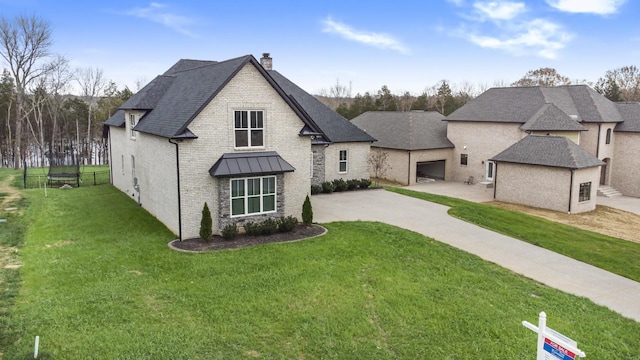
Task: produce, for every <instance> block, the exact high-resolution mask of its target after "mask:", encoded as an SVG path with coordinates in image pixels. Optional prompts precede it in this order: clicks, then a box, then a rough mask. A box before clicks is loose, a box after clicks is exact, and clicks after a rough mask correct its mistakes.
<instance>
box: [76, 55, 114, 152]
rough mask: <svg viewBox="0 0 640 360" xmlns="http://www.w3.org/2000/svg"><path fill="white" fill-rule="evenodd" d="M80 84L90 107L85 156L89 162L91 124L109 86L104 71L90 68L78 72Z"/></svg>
mask: <svg viewBox="0 0 640 360" xmlns="http://www.w3.org/2000/svg"><path fill="white" fill-rule="evenodd" d="M77 80H78V84H80V88H81V89H82V96H83V98H84V100H85V101H86V102H87V104H88V105H89V114H88V116H87V139H86V140H87V141H86V146H87V148H86V151H85V154H86V156H87V160H89V161H90V159H91V144H92V142H93V141H92V140H93V136H92V134H91V132H92V130H93V129H92V125H91V122H92V120H93V117H94V112H95V108H96V105H97V103H98V98H99V97H100V96H101V95H102V91H103V90H104V88H105V87H106V85H107V82H106V80H105V79H104V77H103V76H102V69H100V68H95V69H94V68H93V67H88V68H84V69H79V70H78V78H77Z"/></svg>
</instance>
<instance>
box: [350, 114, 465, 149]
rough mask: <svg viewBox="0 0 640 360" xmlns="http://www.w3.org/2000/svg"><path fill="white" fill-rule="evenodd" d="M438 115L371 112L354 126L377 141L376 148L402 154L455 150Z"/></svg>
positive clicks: (441, 116) (356, 121)
mask: <svg viewBox="0 0 640 360" xmlns="http://www.w3.org/2000/svg"><path fill="white" fill-rule="evenodd" d="M443 118H444V115H442V114H440V113H439V112H437V111H409V112H399V111H368V112H366V113H364V114H361V115H359V116H358V117H356V118H354V119H352V120H351V123H352V124H354V125H356V126H358V127H359V128H360V129H362V130H364V131H366V132H367V133H368V134H370V135H371V136H373V137H375V138H376V139H378V142H377V143H375V144H374V146H376V147H381V148H388V149H400V150H429V149H443V148H452V147H454V146H453V144H452V143H451V142H450V141H449V139H447V123H446V122H444V121H442V119H443Z"/></svg>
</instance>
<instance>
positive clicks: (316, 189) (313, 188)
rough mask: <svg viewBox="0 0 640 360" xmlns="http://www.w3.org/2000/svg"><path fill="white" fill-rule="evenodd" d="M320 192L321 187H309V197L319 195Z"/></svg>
mask: <svg viewBox="0 0 640 360" xmlns="http://www.w3.org/2000/svg"><path fill="white" fill-rule="evenodd" d="M321 192H322V185H311V195H315V194H320V193H321Z"/></svg>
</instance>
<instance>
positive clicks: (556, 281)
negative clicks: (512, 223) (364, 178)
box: [311, 190, 640, 321]
mask: <svg viewBox="0 0 640 360" xmlns="http://www.w3.org/2000/svg"><path fill="white" fill-rule="evenodd" d="M311 203H312V206H313V214H314V221H316V222H319V223H327V222H332V221H355V220H365V221H379V222H383V223H387V224H391V225H395V226H398V227H402V228H405V229H408V230H412V231H415V232H417V233H420V234H423V235H425V236H428V237H431V238H434V239H436V240H439V241H441V242H443V243H446V244H449V245H452V246H455V247H457V248H459V249H462V250H464V251H467V252H469V253H472V254H476V255H478V256H480V257H481V258H483V259H485V260H488V261H491V262H493V263H496V264H498V265H500V266H502V267H505V268H507V269H510V270H512V271H514V272H516V273H518V274H522V275H524V276H526V277H529V278H531V279H534V280H536V281H539V282H541V283H544V284H546V285H548V286H550V287H553V288H556V289H559V290H562V291H565V292H567V293H570V294H574V295H578V296H584V297H587V298H589V299H591V300H592V301H593V302H595V303H596V304H600V305H603V306H606V307H608V308H609V309H611V310H613V311H616V312H618V313H620V314H622V315H623V316H625V317H628V318H631V319H634V320H636V321H640V301H639V300H638V299H640V283H638V282H635V281H632V280H629V279H627V278H624V277H622V276H618V275H615V274H612V273H610V272H607V271H604V270H601V269H599V268H596V267H594V266H591V265H588V264H585V263H582V262H580V261H577V260H573V259H571V258H568V257H566V256H563V255H559V254H557V253H554V252H551V251H548V250H545V249H543V248H540V247H537V246H534V245H531V244H528V243H525V242H523V241H520V240H516V239H513V238H510V237H508V236H504V235H501V234H498V233H495V232H493V231H489V230H486V229H483V228H480V227H478V226H475V225H472V224H469V223H466V222H464V221H461V220H458V219H455V218H453V217H451V216H449V215H448V214H447V210H448V209H449V208H448V207H446V206H443V205H439V204H435V203H430V202H427V201H423V200H418V199H414V198H411V197H408V196H403V195H399V194H396V193H392V192H388V191H385V190H367V191H350V192H343V193H334V194H330V195H327V194H319V195H314V196H312V197H311ZM540 310H541V311H543V310H544V309H540Z"/></svg>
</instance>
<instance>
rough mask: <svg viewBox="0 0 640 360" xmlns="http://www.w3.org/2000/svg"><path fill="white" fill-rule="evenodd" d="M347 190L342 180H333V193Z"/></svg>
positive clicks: (345, 183)
mask: <svg viewBox="0 0 640 360" xmlns="http://www.w3.org/2000/svg"><path fill="white" fill-rule="evenodd" d="M345 190H347V182H346V181H344V179H335V180H333V191H345Z"/></svg>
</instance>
